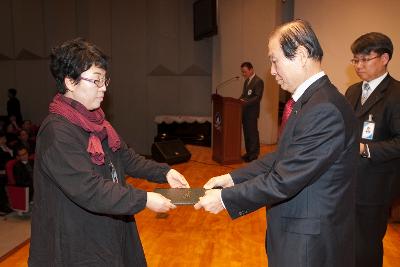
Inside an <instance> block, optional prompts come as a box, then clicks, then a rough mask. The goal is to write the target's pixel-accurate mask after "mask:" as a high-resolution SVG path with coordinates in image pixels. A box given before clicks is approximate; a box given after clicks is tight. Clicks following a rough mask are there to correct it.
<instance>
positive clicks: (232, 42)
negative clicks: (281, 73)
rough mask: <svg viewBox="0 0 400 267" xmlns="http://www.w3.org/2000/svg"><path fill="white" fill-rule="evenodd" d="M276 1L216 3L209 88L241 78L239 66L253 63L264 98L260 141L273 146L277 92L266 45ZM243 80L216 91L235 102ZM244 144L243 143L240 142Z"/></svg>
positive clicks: (273, 17)
mask: <svg viewBox="0 0 400 267" xmlns="http://www.w3.org/2000/svg"><path fill="white" fill-rule="evenodd" d="M277 2H278V1H276V0H268V1H266V0H252V1H249V0H219V28H218V35H217V36H215V37H214V38H213V64H212V66H213V71H212V74H213V75H212V87H213V91H214V92H215V87H216V86H217V85H218V84H219V83H221V82H222V81H224V80H227V79H229V78H231V77H234V76H241V73H240V64H241V63H242V62H244V61H250V62H252V64H253V66H254V69H255V71H256V73H257V75H258V76H260V77H261V78H262V79H263V80H264V85H265V86H264V96H263V99H262V103H261V113H260V119H259V130H260V141H261V142H262V143H268V144H271V143H275V142H276V138H277V116H278V115H277V110H278V94H279V88H278V86H277V85H276V83H275V81H274V80H273V79H272V76H271V75H270V74H269V65H268V60H267V41H268V35H269V33H270V32H271V31H272V30H273V29H274V28H275V25H276V14H277ZM243 82H244V81H243V78H241V79H240V80H239V81H235V82H232V83H230V84H229V85H227V86H225V87H223V88H221V89H219V90H218V93H219V94H220V95H222V96H229V97H234V98H238V97H239V96H240V94H241V92H242V88H243ZM242 143H243V142H242Z"/></svg>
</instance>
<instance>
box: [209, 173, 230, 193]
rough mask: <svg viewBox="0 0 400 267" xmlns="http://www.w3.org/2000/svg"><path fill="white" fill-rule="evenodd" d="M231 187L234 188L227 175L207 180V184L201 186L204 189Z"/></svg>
mask: <svg viewBox="0 0 400 267" xmlns="http://www.w3.org/2000/svg"><path fill="white" fill-rule="evenodd" d="M219 186H220V187H223V188H225V187H231V186H234V183H233V180H232V176H231V175H230V174H229V173H227V174H224V175H220V176H215V177H213V178H211V179H210V180H208V182H207V183H206V184H205V185H204V186H203V187H204V188H205V189H212V188H214V187H219Z"/></svg>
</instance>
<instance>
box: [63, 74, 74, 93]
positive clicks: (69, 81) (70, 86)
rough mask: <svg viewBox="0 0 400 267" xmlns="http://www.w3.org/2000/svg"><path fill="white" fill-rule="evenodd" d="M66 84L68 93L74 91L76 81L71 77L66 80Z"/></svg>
mask: <svg viewBox="0 0 400 267" xmlns="http://www.w3.org/2000/svg"><path fill="white" fill-rule="evenodd" d="M64 84H65V87H66V88H67V90H68V91H74V89H75V81H74V80H73V79H71V78H69V77H65V78H64Z"/></svg>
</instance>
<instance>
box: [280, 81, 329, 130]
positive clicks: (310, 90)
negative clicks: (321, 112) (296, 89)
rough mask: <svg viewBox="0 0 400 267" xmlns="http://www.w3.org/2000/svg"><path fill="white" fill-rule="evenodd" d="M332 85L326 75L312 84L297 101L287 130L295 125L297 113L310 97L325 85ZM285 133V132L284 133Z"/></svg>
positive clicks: (287, 123) (287, 124) (288, 121)
mask: <svg viewBox="0 0 400 267" xmlns="http://www.w3.org/2000/svg"><path fill="white" fill-rule="evenodd" d="M326 83H330V81H329V78H328V76H326V75H324V76H322V77H321V78H319V79H318V80H316V81H315V82H314V83H312V84H311V85H310V86H309V87H308V88H307V89H306V90H305V91H304V93H303V95H302V96H301V97H300V98H299V99H298V100H297V101H296V103H295V104H294V106H293V109H292V113H291V114H290V116H289V118H288V120H287V122H286V126H285V128H288V127H289V125H291V124H292V123H293V120H294V119H295V118H296V116H297V113H298V112H299V111H300V109H301V108H302V106H303V105H304V104H305V103H307V101H308V100H309V99H310V97H311V96H312V95H313V94H314V93H315V92H316V91H318V90H319V89H320V88H321V87H322V86H324V84H326ZM284 132H285V131H284Z"/></svg>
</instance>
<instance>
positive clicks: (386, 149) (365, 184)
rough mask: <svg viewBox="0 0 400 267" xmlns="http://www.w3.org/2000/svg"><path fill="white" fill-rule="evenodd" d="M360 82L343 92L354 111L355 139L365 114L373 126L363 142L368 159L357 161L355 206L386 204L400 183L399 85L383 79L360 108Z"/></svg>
mask: <svg viewBox="0 0 400 267" xmlns="http://www.w3.org/2000/svg"><path fill="white" fill-rule="evenodd" d="M361 86H362V82H359V83H356V84H354V85H352V86H350V87H349V88H348V90H347V91H346V98H347V99H348V100H349V102H350V104H351V105H352V106H353V108H354V110H355V111H356V116H357V118H358V125H359V133H358V135H359V137H360V138H361V132H362V128H363V123H364V121H366V120H368V116H369V114H372V119H373V121H374V122H375V131H374V137H373V140H364V139H362V141H361V142H364V143H367V144H368V146H369V150H370V153H371V158H370V159H367V158H362V157H359V158H358V178H357V186H356V196H357V203H359V204H373V205H376V204H389V203H390V201H391V200H392V198H393V197H394V196H395V195H396V194H398V193H399V187H400V184H399V180H400V176H399V175H400V174H399V169H400V82H399V81H397V80H395V79H393V78H392V77H391V76H390V75H387V76H386V77H385V79H383V81H382V82H381V83H380V84H379V85H378V87H377V88H376V89H375V90H374V91H373V92H372V94H371V95H370V96H369V97H368V99H367V101H366V102H365V103H364V105H362V106H361V105H360V97H361V91H362V88H361Z"/></svg>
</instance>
